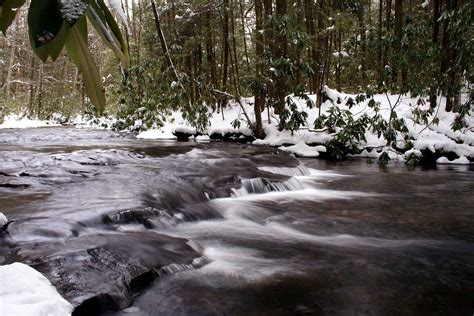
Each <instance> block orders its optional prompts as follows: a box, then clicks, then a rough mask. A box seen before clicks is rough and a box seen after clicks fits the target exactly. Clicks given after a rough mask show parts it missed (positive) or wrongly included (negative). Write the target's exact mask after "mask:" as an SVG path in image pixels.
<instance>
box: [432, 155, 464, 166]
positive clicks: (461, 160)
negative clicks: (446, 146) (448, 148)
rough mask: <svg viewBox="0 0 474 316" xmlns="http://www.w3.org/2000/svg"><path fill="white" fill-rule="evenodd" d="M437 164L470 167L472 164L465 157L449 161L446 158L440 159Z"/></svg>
mask: <svg viewBox="0 0 474 316" xmlns="http://www.w3.org/2000/svg"><path fill="white" fill-rule="evenodd" d="M436 163H437V164H448V165H469V164H470V163H471V162H470V161H469V159H467V158H466V157H464V156H461V157H459V158H458V159H454V160H449V159H448V158H446V157H439V158H438V160H436Z"/></svg>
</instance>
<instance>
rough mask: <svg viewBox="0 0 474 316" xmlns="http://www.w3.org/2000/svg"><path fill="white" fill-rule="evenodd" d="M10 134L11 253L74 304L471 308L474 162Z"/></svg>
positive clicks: (288, 309) (374, 310) (6, 172)
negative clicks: (427, 162) (424, 165)
mask: <svg viewBox="0 0 474 316" xmlns="http://www.w3.org/2000/svg"><path fill="white" fill-rule="evenodd" d="M0 146H1V147H0V209H1V210H2V211H3V212H4V213H5V214H6V215H7V216H8V217H9V218H14V219H15V220H16V222H15V223H14V224H12V225H11V229H10V235H9V236H5V237H4V238H2V239H1V240H0V264H2V263H3V264H5V263H10V262H13V261H23V262H25V263H28V264H30V265H32V266H33V267H35V268H37V269H38V270H40V271H41V272H43V273H44V274H45V275H46V276H47V277H48V278H49V279H50V280H51V281H52V282H53V284H54V285H55V286H56V287H57V288H58V290H59V291H60V292H61V294H63V296H65V297H66V298H67V299H68V300H69V301H71V302H72V303H73V304H74V305H75V306H76V307H77V309H76V312H75V313H76V314H78V315H79V314H84V315H91V314H94V313H98V312H99V311H102V312H103V313H105V314H108V315H319V314H336V315H339V314H342V315H346V314H350V315H353V314H354V315H355V314H369V315H389V314H390V315H393V314H395V315H396V314H417V315H418V314H452V315H462V314H464V315H472V313H473V312H474V299H473V298H474V244H473V242H474V216H473V215H474V213H473V212H474V208H473V205H474V198H473V196H472V190H473V189H474V187H473V180H474V173H473V171H474V170H473V167H468V166H460V167H443V168H439V169H437V170H435V169H430V170H424V169H421V168H417V169H414V170H408V169H407V168H406V167H405V166H404V165H401V164H400V165H398V164H395V163H392V164H391V165H390V166H389V167H387V168H383V167H380V166H378V165H377V164H368V163H366V162H365V161H349V162H343V163H329V162H324V161H321V160H314V159H299V160H298V159H296V158H294V157H292V156H289V155H287V154H285V153H282V152H278V151H277V150H275V149H273V148H268V147H256V146H250V145H239V144H231V143H194V142H189V143H178V142H164V141H149V140H148V141H145V140H137V139H135V137H134V136H133V135H130V134H122V133H114V132H109V131H97V130H81V129H73V128H45V129H31V130H30V129H28V130H0ZM104 309H115V311H109V312H104V311H103V310H104Z"/></svg>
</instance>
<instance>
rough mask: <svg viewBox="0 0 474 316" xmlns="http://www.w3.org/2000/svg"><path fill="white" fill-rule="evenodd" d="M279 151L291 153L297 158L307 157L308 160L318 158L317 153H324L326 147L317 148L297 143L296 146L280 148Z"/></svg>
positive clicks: (302, 142)
mask: <svg viewBox="0 0 474 316" xmlns="http://www.w3.org/2000/svg"><path fill="white" fill-rule="evenodd" d="M279 149H280V150H283V151H286V152H289V153H293V154H295V155H296V156H298V157H308V158H310V157H311V158H315V157H318V156H319V152H320V151H321V152H326V147H324V146H317V147H311V146H308V145H306V143H305V142H304V141H300V142H298V143H297V144H296V145H293V146H288V147H284V146H282V147H280V148H279Z"/></svg>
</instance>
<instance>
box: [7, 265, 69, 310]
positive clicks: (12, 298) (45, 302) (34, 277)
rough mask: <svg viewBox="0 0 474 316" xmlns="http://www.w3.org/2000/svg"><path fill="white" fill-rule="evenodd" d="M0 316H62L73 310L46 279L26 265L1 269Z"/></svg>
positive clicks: (8, 266)
mask: <svg viewBox="0 0 474 316" xmlns="http://www.w3.org/2000/svg"><path fill="white" fill-rule="evenodd" d="M0 280H1V286H0V315H2V316H18V315H28V316H36V315H37V316H65V315H71V313H72V310H73V306H72V305H71V303H69V302H68V301H66V300H65V299H64V298H63V297H61V295H59V293H58V292H57V290H56V288H55V287H54V286H53V285H51V282H49V280H48V279H46V277H44V276H43V275H42V274H41V273H39V272H38V271H36V270H35V269H33V268H31V267H29V266H27V265H26V264H23V263H19V262H15V263H13V264H10V265H5V266H0Z"/></svg>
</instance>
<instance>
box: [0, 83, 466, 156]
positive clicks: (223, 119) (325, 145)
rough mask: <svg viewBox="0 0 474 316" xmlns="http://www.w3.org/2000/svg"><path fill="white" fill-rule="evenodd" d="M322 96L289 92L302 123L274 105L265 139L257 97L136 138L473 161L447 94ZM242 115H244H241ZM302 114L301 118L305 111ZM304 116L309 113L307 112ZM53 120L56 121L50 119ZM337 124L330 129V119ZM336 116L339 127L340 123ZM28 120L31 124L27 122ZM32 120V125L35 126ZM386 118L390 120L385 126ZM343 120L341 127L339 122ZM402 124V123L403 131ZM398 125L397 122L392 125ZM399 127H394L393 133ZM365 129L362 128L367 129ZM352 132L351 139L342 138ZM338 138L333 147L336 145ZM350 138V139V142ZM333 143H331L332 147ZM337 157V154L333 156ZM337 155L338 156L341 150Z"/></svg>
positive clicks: (9, 122)
mask: <svg viewBox="0 0 474 316" xmlns="http://www.w3.org/2000/svg"><path fill="white" fill-rule="evenodd" d="M324 92H325V96H326V101H325V102H324V103H323V104H322V106H321V108H320V109H319V108H316V107H315V106H314V104H315V102H316V96H315V95H308V98H307V99H303V98H300V97H294V96H289V101H290V102H289V103H293V105H292V108H293V109H291V110H290V109H289V106H287V108H288V110H289V111H290V114H291V113H298V114H301V115H300V116H299V117H300V118H303V124H301V125H300V126H299V128H297V129H296V130H293V131H289V130H283V131H279V130H278V123H279V116H278V115H277V114H275V112H274V109H273V108H271V109H269V110H267V109H266V110H265V111H264V112H262V119H263V130H264V132H265V135H266V136H265V138H264V139H255V138H253V137H252V130H251V129H250V128H249V127H248V124H247V120H246V116H248V117H249V118H250V121H251V122H252V124H253V123H254V122H255V115H254V99H253V98H242V99H241V104H238V103H236V102H234V101H231V102H229V104H228V105H227V106H226V107H225V108H224V109H223V110H222V111H221V112H217V111H216V112H213V113H210V117H209V125H208V127H207V128H206V129H205V130H200V131H198V130H196V129H195V128H194V127H192V126H191V124H190V123H189V122H187V121H186V120H185V119H184V118H183V115H182V113H181V112H180V111H176V112H174V113H172V114H171V115H170V116H168V117H167V118H166V121H165V122H164V125H163V126H162V127H160V128H157V129H148V130H146V131H143V132H141V133H139V134H138V135H137V137H138V138H141V139H171V140H175V139H188V137H190V136H193V137H194V139H195V140H197V141H202V140H205V141H208V140H210V139H224V140H237V141H240V142H252V143H253V144H254V145H269V146H274V147H278V148H280V149H281V150H284V151H288V152H291V153H293V154H295V155H296V156H300V157H320V156H322V157H333V158H334V156H335V155H334V152H335V151H337V150H341V151H345V152H342V156H345V155H348V156H351V157H361V158H371V159H379V158H380V157H381V156H382V155H384V156H383V157H388V158H389V159H391V160H400V161H407V162H410V163H417V162H419V161H423V162H424V163H439V164H470V163H472V162H474V117H473V114H474V113H472V111H471V112H470V113H468V114H467V115H465V117H464V118H463V121H464V125H465V127H463V128H461V129H460V130H457V131H454V130H453V129H452V126H453V124H455V123H456V122H457V123H459V118H458V114H457V113H453V112H446V111H445V109H444V108H445V100H444V98H442V99H440V100H439V104H438V106H437V107H436V108H435V109H433V110H432V111H431V112H428V110H430V107H429V102H428V100H427V99H426V98H425V99H424V100H423V99H422V100H421V101H422V102H420V100H419V98H411V97H410V96H406V95H402V96H400V95H385V94H378V95H374V96H373V97H365V96H364V97H363V98H361V97H360V95H359V96H357V95H350V94H345V93H340V92H338V91H336V90H333V89H330V88H328V87H325V90H324ZM244 112H245V113H246V114H245V113H244ZM303 114H304V115H303ZM305 115H306V116H305ZM320 118H324V120H325V121H324V120H323V121H324V124H323V125H322V126H318V127H319V129H316V128H315V121H316V120H317V119H320ZM363 118H370V120H372V119H373V118H377V120H378V121H377V122H378V124H380V126H382V128H381V129H384V128H385V130H384V131H383V130H382V131H381V130H376V129H375V128H374V123H373V122H374V121H375V120H373V121H371V122H372V123H370V124H365V125H364V127H363V128H364V130H363V131H362V132H361V133H360V134H359V135H356V136H353V135H351V134H350V133H351V132H353V131H349V135H348V134H347V133H346V134H345V135H343V137H342V138H344V141H346V144H343V147H344V146H345V147H344V148H342V149H341V148H337V146H339V145H338V144H337V142H340V138H341V134H342V133H341V132H345V131H346V130H351V128H352V127H351V128H347V127H348V126H350V124H349V123H348V122H352V124H354V122H357V121H361V120H362V119H363ZM53 121H54V122H56V121H59V122H60V120H56V119H55V120H53ZM336 121H337V122H338V123H337V124H333V125H334V126H328V124H332V123H334V122H336ZM341 121H342V122H343V124H341ZM28 122H30V124H28ZM33 122H34V124H33ZM120 122H122V121H121V120H117V119H116V118H113V117H107V118H94V119H90V118H84V117H80V116H78V117H77V118H75V119H73V120H72V121H71V123H73V124H74V125H75V126H76V127H92V128H117V127H118V126H121V124H119V123H120ZM389 122H391V123H390V124H389ZM52 124H54V123H53V122H44V121H37V120H27V119H21V120H20V119H19V118H18V117H15V116H11V117H8V118H6V120H5V122H4V123H3V124H2V125H0V128H2V127H3V128H13V127H34V126H51V125H52ZM344 124H346V126H344ZM400 125H401V126H403V128H400ZM397 126H398V127H397ZM144 128H147V126H146V125H145V124H144V123H143V122H142V121H141V120H139V119H137V120H136V121H135V123H134V125H133V126H129V127H128V130H129V131H137V130H143V129H144ZM387 128H388V129H389V132H390V133H392V135H393V136H392V140H393V142H392V145H390V146H388V145H387V143H388V142H387V139H386V138H385V137H384V136H383V135H384V133H386V132H387ZM397 129H398V130H397ZM364 131H365V132H364ZM348 137H349V140H347V138H348ZM335 143H336V146H335ZM347 143H348V144H347ZM335 147H336V148H335ZM348 148H350V150H348ZM338 155H339V154H338ZM339 156H340V155H339Z"/></svg>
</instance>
